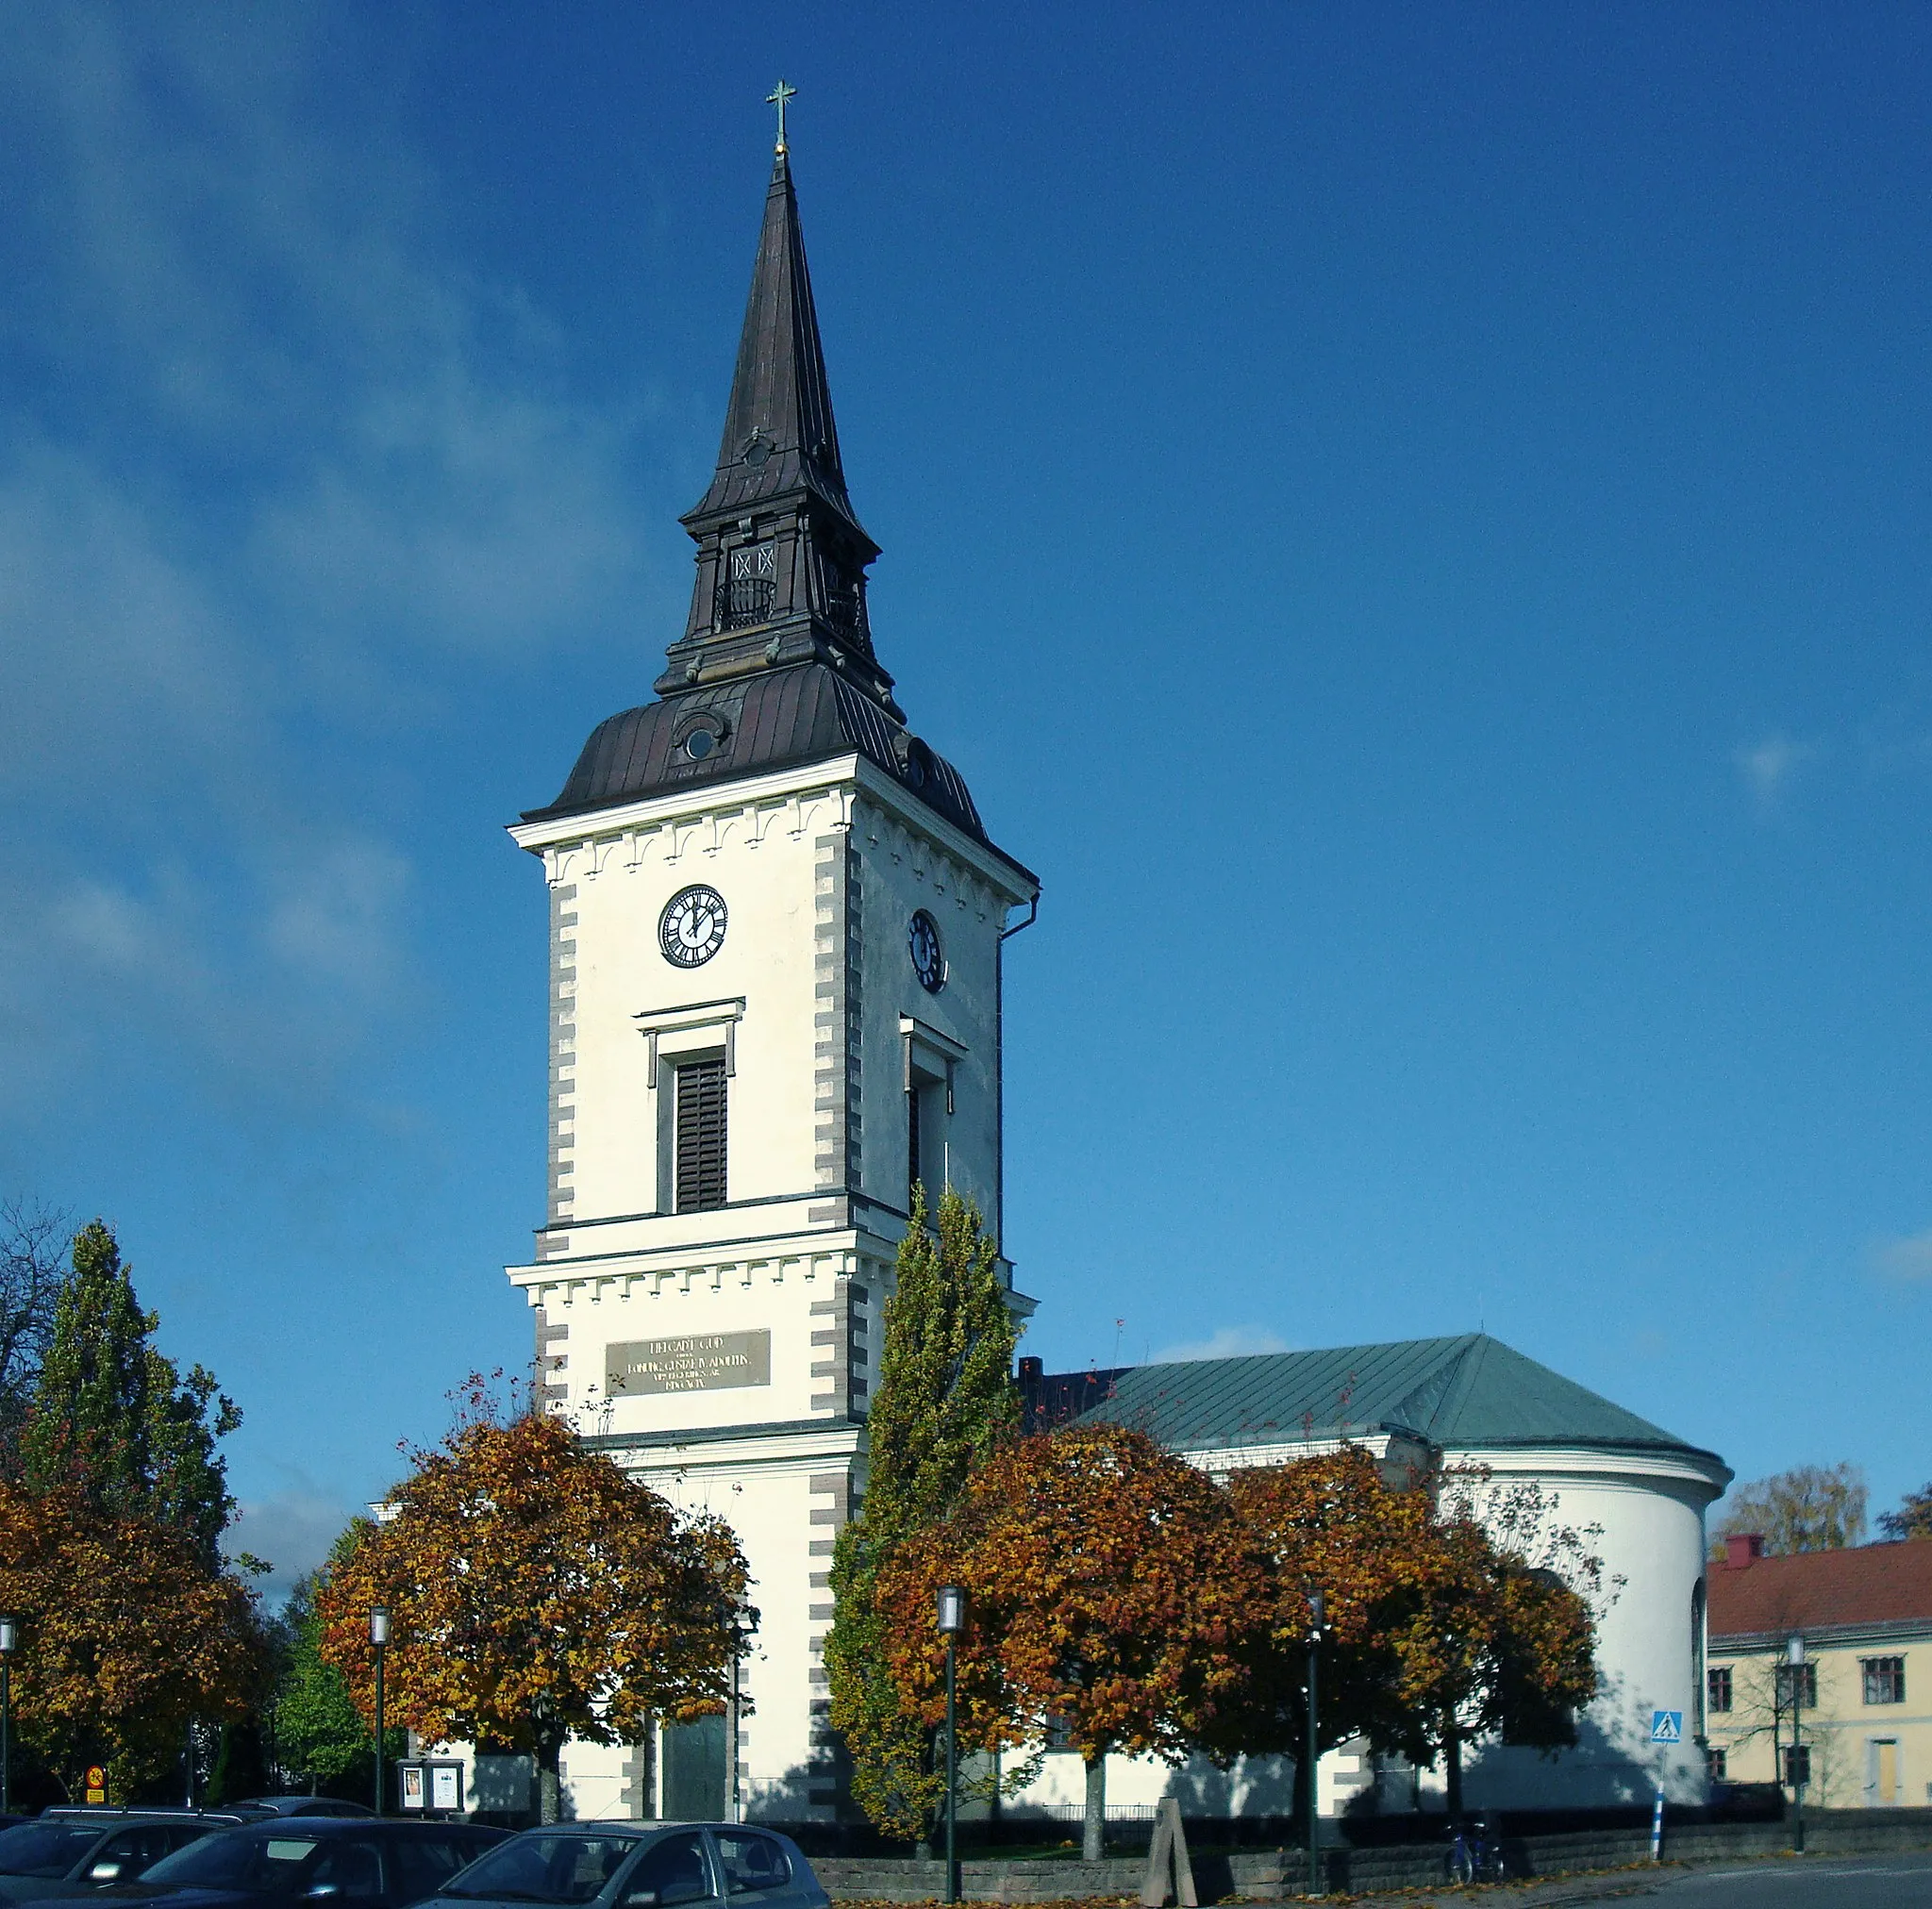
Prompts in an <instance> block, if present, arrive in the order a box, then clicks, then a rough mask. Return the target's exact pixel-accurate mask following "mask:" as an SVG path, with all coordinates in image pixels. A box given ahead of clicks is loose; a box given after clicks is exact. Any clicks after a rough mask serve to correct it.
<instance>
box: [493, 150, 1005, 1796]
mask: <svg viewBox="0 0 1932 1909" xmlns="http://www.w3.org/2000/svg"><path fill="white" fill-rule="evenodd" d="M683 523H684V526H685V528H686V529H687V530H688V531H689V533H690V534H691V539H692V541H693V543H694V544H695V545H696V547H697V548H696V569H697V574H696V582H695V588H694V589H693V590H692V594H691V615H690V617H689V619H688V620H687V622H686V624H685V628H684V631H683V633H682V635H680V636H679V637H677V638H676V639H675V641H673V642H672V643H671V644H670V647H669V651H668V655H667V660H666V665H665V669H664V672H663V673H662V674H661V675H660V676H658V679H657V682H656V683H655V685H654V686H653V687H654V690H655V694H656V700H655V701H652V702H649V703H646V704H644V705H641V706H640V707H638V708H635V709H626V710H625V711H624V712H622V713H621V714H619V715H615V716H612V717H610V718H609V719H608V721H606V722H602V723H600V724H599V725H598V727H597V728H596V729H595V730H594V731H593V732H592V734H591V739H590V740H589V741H588V742H587V743H586V744H585V745H584V749H583V753H582V754H581V755H580V756H579V757H578V759H577V763H576V766H575V768H574V769H573V770H572V771H571V773H570V776H569V779H568V780H567V781H566V783H565V784H564V787H563V790H562V792H561V793H560V794H559V795H558V798H557V800H556V801H555V802H553V803H551V804H550V805H548V806H547V807H544V808H540V809H535V810H532V811H530V812H529V813H527V814H526V815H525V817H524V818H523V821H522V822H521V823H519V824H518V825H517V826H515V827H513V828H512V829H511V831H510V833H511V835H512V837H513V838H515V840H516V841H517V842H518V843H519V844H520V845H521V846H522V847H523V848H525V849H527V850H528V851H529V852H530V853H531V854H533V855H538V856H540V857H541V860H542V863H543V871H544V875H545V878H546V880H547V882H548V885H549V890H550V925H551V934H550V993H549V1022H550V1106H549V1115H550V1118H549V1206H548V1213H547V1216H546V1220H545V1224H544V1225H543V1227H542V1228H541V1230H540V1231H539V1233H538V1235H537V1241H536V1251H535V1254H534V1256H533V1258H532V1260H531V1262H530V1263H529V1264H527V1265H524V1266H516V1267H511V1268H509V1269H508V1272H509V1277H510V1278H511V1280H512V1281H514V1283H515V1284H516V1285H517V1286H521V1287H522V1288H523V1289H524V1290H525V1292H526V1293H527V1294H528V1295H529V1300H530V1303H531V1305H532V1306H533V1307H534V1308H535V1317H536V1321H537V1342H538V1354H539V1363H540V1369H541V1375H542V1391H543V1397H544V1399H545V1401H546V1403H548V1404H549V1405H550V1406H551V1407H552V1408H553V1409H555V1410H558V1411H559V1412H565V1413H568V1414H569V1415H570V1416H571V1418H572V1419H573V1420H574V1421H575V1423H577V1424H578V1425H580V1426H581V1427H583V1428H584V1430H585V1431H586V1432H587V1434H589V1436H591V1438H592V1439H593V1440H594V1441H595V1442H597V1443H598V1444H600V1445H602V1446H603V1447H604V1448H605V1449H607V1450H608V1452H610V1453H611V1455H612V1456H613V1457H615V1458H616V1459H617V1460H618V1462H619V1463H621V1464H622V1465H624V1466H625V1468H626V1469H630V1470H632V1471H634V1472H635V1473H636V1474H638V1475H639V1476H641V1477H642V1478H644V1479H645V1480H646V1481H647V1482H648V1483H650V1484H651V1485H652V1486H654V1487H656V1488H657V1489H658V1490H660V1491H662V1492H664V1493H665V1494H666V1495H667V1496H669V1497H671V1498H673V1499H674V1500H675V1501H677V1502H682V1503H684V1504H686V1505H688V1506H690V1507H691V1508H694V1509H697V1508H702V1509H708V1510H710V1511H714V1512H717V1513H719V1514H721V1515H722V1516H723V1517H724V1518H725V1519H728V1520H729V1521H730V1523H731V1524H732V1526H733V1527H734V1529H735V1530H736V1531H737V1533H738V1535H739V1540H740V1542H741V1545H742V1546H743V1547H744V1550H745V1552H746V1555H747V1557H748V1558H749V1560H750V1563H751V1569H752V1573H753V1577H754V1580H755V1583H754V1587H753V1591H752V1600H753V1602H754V1603H755V1604H756V1605H757V1606H758V1610H759V1613H760V1618H761V1624H760V1629H759V1634H758V1639H757V1644H756V1648H755V1651H754V1652H753V1655H752V1657H751V1659H750V1661H749V1663H748V1666H747V1668H746V1671H745V1691H746V1695H747V1696H748V1697H749V1698H750V1699H751V1700H752V1701H754V1702H755V1704H756V1714H755V1715H749V1716H747V1717H745V1718H744V1719H743V1722H742V1726H741V1728H740V1729H738V1730H736V1731H733V1730H732V1729H731V1728H730V1726H729V1724H728V1723H724V1722H719V1723H715V1724H706V1723H701V1724H693V1725H689V1726H685V1727H683V1728H681V1729H678V1730H666V1731H664V1732H663V1733H661V1737H660V1743H659V1745H658V1746H657V1747H656V1748H655V1751H644V1752H637V1753H631V1752H623V1751H601V1750H597V1749H593V1748H592V1747H591V1746H585V1745H573V1746H572V1747H571V1750H570V1751H569V1752H568V1754H567V1757H566V1767H567V1775H568V1780H569V1782H570V1784H571V1786H572V1788H573V1789H574V1791H575V1793H576V1807H577V1810H578V1813H579V1814H580V1815H623V1814H631V1815H637V1816H648V1815H658V1814H662V1815H666V1816H685V1817H710V1818H716V1817H719V1816H722V1815H724V1814H726V1813H727V1811H728V1809H729V1808H730V1807H731V1804H732V1801H733V1797H734V1794H736V1795H737V1796H740V1797H741V1800H742V1805H743V1808H744V1812H745V1814H746V1815H748V1816H751V1817H763V1818H769V1819H772V1820H778V1821H803V1820H808V1819H810V1818H829V1817H831V1816H832V1815H834V1814H836V1813H837V1812H838V1811H839V1809H840V1808H841V1801H842V1786H841V1783H840V1781H839V1771H838V1768H837V1765H836V1763H835V1761H834V1752H833V1746H832V1738H831V1733H830V1730H829V1726H828V1724H827V1721H826V1710H827V1703H826V1691H825V1677H824V1668H823V1664H822V1656H821V1652H822V1646H823V1642H824V1634H825V1631H826V1629H827V1627H828V1625H829V1623H830V1619H831V1615H832V1612H831V1593H830V1591H829V1589H828V1588H827V1573H828V1572H829V1570H830V1567H831V1550H832V1539H833V1537H834V1535H835V1534H836V1532H837V1531H838V1529H839V1526H840V1525H841V1523H842V1522H843V1521H844V1519H845V1518H846V1517H847V1515H848V1513H849V1510H850V1507H851V1504H852V1502H853V1498H854V1496H855V1494H856V1493H858V1492H859V1491H862V1490H863V1487H864V1468H865V1414H866V1403H867V1398H868V1393H869V1390H870V1385H871V1380H872V1376H873V1374H874V1373H875V1372H876V1370H877V1361H878V1353H879V1332H880V1309H881V1305H882V1303H883V1301H884V1299H885V1297H886V1295H887V1294H888V1293H889V1292H890V1290H891V1279H892V1265H893V1258H894V1253H895V1251H896V1248H897V1244H898V1241H899V1239H900V1237H901V1236H902V1235H903V1233H904V1231H905V1227H906V1224H907V1211H908V1187H909V1185H910V1183H911V1182H912V1181H913V1180H915V1179H917V1180H919V1181H921V1182H923V1183H924V1186H925V1187H928V1188H931V1189H934V1192H935V1196H936V1193H937V1189H938V1188H939V1187H941V1186H942V1185H944V1184H946V1183H948V1182H950V1183H951V1184H952V1185H954V1186H956V1187H958V1188H959V1190H960V1191H961V1192H962V1193H965V1194H967V1195H969V1196H970V1197H971V1198H972V1199H974V1201H976V1202H977V1203H978V1204H979V1206H980V1209H981V1211H982V1212H983V1213H984V1214H985V1216H986V1221H987V1225H988V1227H989V1229H990V1230H991V1232H992V1233H993V1234H994V1236H995V1237H1000V1226H1001V1211H1000V1206H1001V1202H1000V1194H1001V1170H1000V1143H1001V1104H1000V1077H1001V1070H1000V984H1001V948H1002V943H1003V941H1004V939H1005V938H1006V936H1007V935H1008V933H1009V932H1011V924H1012V923H1013V921H1015V917H1014V910H1015V909H1016V908H1019V909H1029V910H1030V907H1031V905H1032V904H1033V902H1034V900H1035V898H1036V896H1037V894H1038V884H1037V882H1036V881H1035V879H1034V877H1033V876H1032V874H1030V873H1029V872H1028V871H1027V870H1026V869H1025V868H1024V867H1023V866H1022V865H1021V864H1020V863H1019V862H1017V861H1015V860H1014V859H1013V858H1012V857H1011V856H1010V855H1006V854H1005V853H1003V852H1002V851H1001V850H999V849H998V848H996V847H994V846H993V844H992V842H991V840H990V839H989V838H988V837H987V834H986V831H985V829H984V827H983V826H982V825H981V822H980V820H979V813H978V811H977V809H976V808H975V807H974V803H973V798H972V795H971V794H970V793H969V792H968V790H967V788H966V784H965V782H964V781H963V780H962V778H961V777H960V775H959V773H958V771H957V770H955V769H954V768H953V767H952V765H951V764H950V763H948V762H947V761H946V760H945V759H944V758H943V757H942V756H941V755H938V754H937V753H936V752H935V751H934V750H932V749H931V748H929V747H928V746H927V745H926V744H925V743H924V741H922V740H921V739H919V738H918V737H916V736H915V735H913V734H912V733H911V731H910V730H909V729H908V727H907V724H906V721H905V717H904V712H903V711H902V710H901V709H900V707H899V705H898V704H897V702H896V701H895V700H894V698H893V694H892V679H891V676H890V675H889V674H888V673H887V672H886V670H885V668H884V667H883V665H882V664H881V663H880V661H879V659H878V656H877V654H876V653H875V651H874V641H873V629H872V622H871V618H870V615H869V613H868V610H867V606H866V572H867V569H868V567H869V566H870V565H871V563H872V562H873V560H874V558H875V557H876V556H877V555H878V547H877V545H875V544H874V542H873V540H872V539H871V538H870V537H868V536H867V534H866V532H865V530H864V528H863V526H862V525H861V524H860V523H859V521H858V515H857V513H856V511H855V510H854V507H853V505H852V502H851V499H850V497H849V496H848V494H847V491H846V485H845V472H844V466H843V463H842V461H841V456H840V451H839V435H838V429H837V426H836V425H835V423H834V422H833V418H832V405H831V396H830V391H829V389H828V386H827V384H826V379H825V366H824V354H823V351H822V349H821V345H820V340H819V327H818V317H817V313H816V312H815V310H814V308H813V305H812V295H811V280H810V276H809V274H808V271H807V269H806V258H805V246H804V241H803V239H802V237H801V235H800V230H799V223H798V204H797V199H796V196H795V194H794V192H793V190H792V182H791V165H790V160H789V158H788V157H787V153H786V147H785V141H784V138H783V132H782V125H781V132H780V138H779V143H778V147H777V154H776V161H775V164H774V167H773V171H772V179H771V186H770V189H769V191H767V193H766V197H765V208H764V223H763V227H762V230H761V231H760V233H759V237H758V258H757V263H756V265H755V268H754V270H753V274H752V284H751V296H750V300H749V302H748V304H747V306H746V308H745V317H744V330H743V335H742V337H741V340H740V342H739V348H738V361H737V367H736V370H735V372H734V373H733V378H732V385H731V396H730V401H729V404H728V405H727V407H726V409H725V417H724V440H723V442H722V444H721V446H720V448H719V453H718V466H717V471H716V473H715V474H714V475H713V477H712V479H711V484H710V488H709V490H707V491H706V493H705V495H704V497H703V498H702V499H701V500H700V501H699V503H698V504H697V505H696V506H695V507H694V508H693V509H692V510H691V512H690V513H689V514H687V515H686V517H685V518H684V519H683ZM1017 919H1019V920H1021V921H1024V920H1026V919H1030V914H1028V915H1025V916H1022V917H1019V918H1017ZM1010 1283H1011V1274H1010V1269H1008V1284H1009V1285H1010ZM1015 1306H1016V1309H1017V1310H1019V1311H1022V1312H1024V1311H1029V1310H1030V1309H1031V1303H1030V1302H1028V1301H1025V1300H1023V1299H1021V1298H1020V1297H1019V1296H1018V1295H1017V1294H1016V1295H1015ZM734 1735H735V1736H736V1738H737V1743H736V1747H735V1764H736V1768H735V1771H734V1770H733V1769H732V1768H730V1767H729V1766H731V1765H732V1763H733V1762H734V1750H733V1746H732V1741H731V1740H732V1737H733V1736H734Z"/></svg>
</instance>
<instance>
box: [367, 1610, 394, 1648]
mask: <svg viewBox="0 0 1932 1909" xmlns="http://www.w3.org/2000/svg"><path fill="white" fill-rule="evenodd" d="M369 1641H370V1642H371V1643H372V1644H374V1645H375V1648H376V1649H377V1650H378V1651H380V1650H381V1649H382V1647H383V1646H384V1645H385V1644H387V1643H388V1642H389V1606H388V1605H387V1604H377V1605H376V1606H375V1608H374V1609H373V1610H372V1611H371V1612H370V1613H369Z"/></svg>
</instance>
